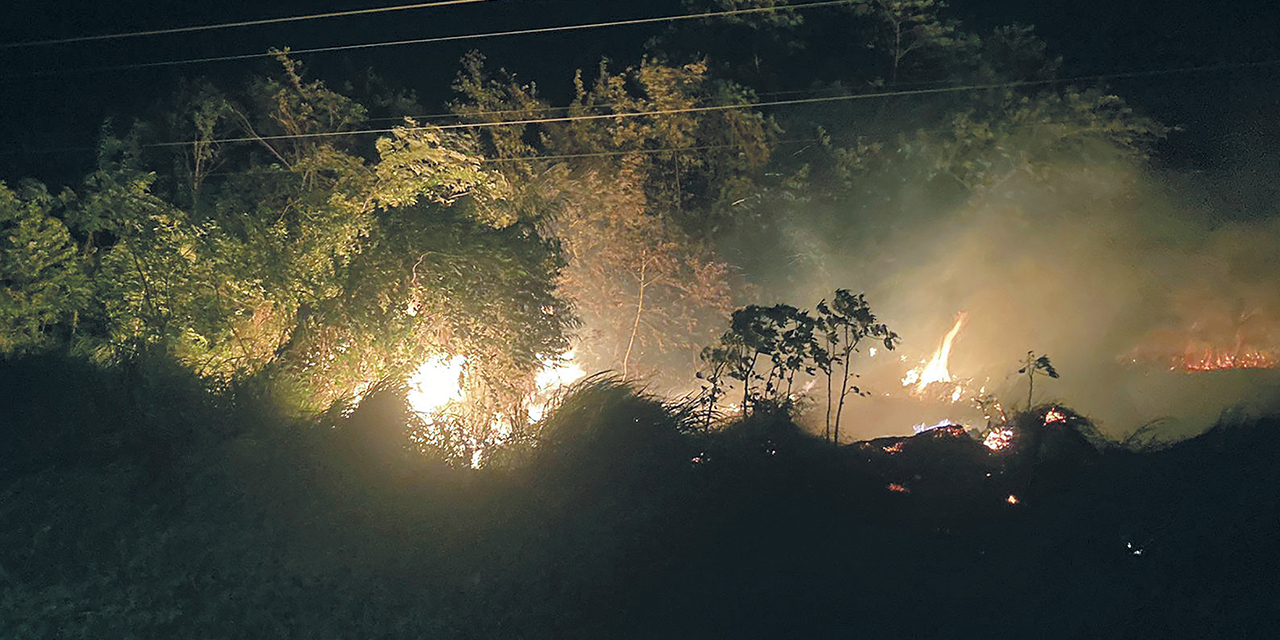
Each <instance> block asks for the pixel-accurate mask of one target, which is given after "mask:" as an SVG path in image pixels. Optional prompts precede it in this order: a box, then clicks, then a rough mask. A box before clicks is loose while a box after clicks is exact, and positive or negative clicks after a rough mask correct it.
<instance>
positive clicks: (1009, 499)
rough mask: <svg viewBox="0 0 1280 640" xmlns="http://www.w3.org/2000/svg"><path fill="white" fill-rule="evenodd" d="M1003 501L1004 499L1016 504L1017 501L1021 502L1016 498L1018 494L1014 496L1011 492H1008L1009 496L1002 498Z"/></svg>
mask: <svg viewBox="0 0 1280 640" xmlns="http://www.w3.org/2000/svg"><path fill="white" fill-rule="evenodd" d="M1004 501H1005V502H1008V503H1009V504H1018V503H1020V502H1022V501H1021V500H1019V499H1018V496H1015V495H1013V494H1012V493H1011V494H1009V497H1008V498H1005V499H1004Z"/></svg>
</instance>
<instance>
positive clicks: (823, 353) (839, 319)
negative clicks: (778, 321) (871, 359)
mask: <svg viewBox="0 0 1280 640" xmlns="http://www.w3.org/2000/svg"><path fill="white" fill-rule="evenodd" d="M817 308H818V327H819V329H820V330H821V332H822V338H823V344H822V345H821V348H819V349H814V351H813V354H814V355H813V357H814V360H815V363H816V366H817V367H818V368H819V369H821V370H822V372H823V374H825V375H826V378H827V407H826V430H825V431H824V435H825V437H827V438H829V439H830V440H832V441H833V442H840V416H841V414H842V413H843V412H844V402H845V398H846V397H848V393H849V391H853V392H854V393H855V394H859V395H861V393H862V391H861V389H859V388H858V387H856V386H855V387H850V386H849V366H850V360H851V359H852V357H853V354H854V353H855V352H856V351H858V346H859V344H860V343H861V342H862V341H863V340H865V339H868V338H870V339H872V340H877V341H879V342H881V343H882V344H883V345H884V348H885V349H888V350H890V351H892V350H893V348H894V347H895V346H896V345H897V342H898V334H896V333H894V332H892V331H890V330H889V327H887V326H886V325H884V324H882V323H880V322H879V321H878V320H877V319H876V316H875V315H874V314H872V313H871V307H870V306H868V305H867V300H866V296H865V295H864V294H861V293H860V294H857V295H853V294H852V293H850V292H849V290H848V289H837V290H836V292H835V296H834V297H833V298H832V300H831V304H830V306H828V305H827V302H826V300H823V301H821V302H819V303H818V307H817ZM835 367H840V386H839V389H838V391H839V393H838V394H837V395H836V396H835V397H836V398H838V400H837V404H836V412H835V421H834V422H833V421H832V419H831V401H832V397H833V395H832V389H831V383H832V379H833V377H834V369H835Z"/></svg>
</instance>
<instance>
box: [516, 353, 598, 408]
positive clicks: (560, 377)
mask: <svg viewBox="0 0 1280 640" xmlns="http://www.w3.org/2000/svg"><path fill="white" fill-rule="evenodd" d="M573 356H574V353H573V351H568V352H566V353H564V354H562V355H560V356H557V357H554V358H546V359H544V360H543V361H542V370H541V371H539V372H538V376H537V378H536V379H535V380H534V383H535V384H536V385H537V387H538V392H537V394H536V397H535V398H534V399H533V401H532V402H530V403H529V421H530V422H537V421H539V420H541V419H542V416H544V415H546V412H547V403H548V402H549V400H550V397H549V396H550V395H551V393H552V392H554V391H555V390H556V389H559V388H560V387H563V386H566V385H569V384H573V383H574V382H577V381H578V380H579V379H581V378H582V377H583V376H585V375H587V372H586V371H584V370H583V369H582V367H579V366H578V365H577V364H574V362H573Z"/></svg>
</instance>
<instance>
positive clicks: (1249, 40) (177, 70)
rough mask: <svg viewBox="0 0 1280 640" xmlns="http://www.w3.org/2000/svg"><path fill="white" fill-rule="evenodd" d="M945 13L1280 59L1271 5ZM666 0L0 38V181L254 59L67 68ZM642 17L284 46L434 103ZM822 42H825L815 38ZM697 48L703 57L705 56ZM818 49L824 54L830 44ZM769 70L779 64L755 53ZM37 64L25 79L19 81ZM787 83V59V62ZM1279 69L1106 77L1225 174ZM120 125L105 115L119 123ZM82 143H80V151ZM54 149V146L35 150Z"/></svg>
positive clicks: (1090, 56) (53, 21)
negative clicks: (568, 28)
mask: <svg viewBox="0 0 1280 640" xmlns="http://www.w3.org/2000/svg"><path fill="white" fill-rule="evenodd" d="M390 4H396V3H394V2H391V1H390V0H346V1H345V2H342V1H326V2H299V1H283V2H275V3H262V2H248V1H245V0H231V1H227V2H218V3H213V2H208V3H191V2H183V3H176V2H175V3H162V4H160V5H157V3H155V2H141V1H139V0H120V1H117V2H97V1H94V2H89V1H86V0H68V1H65V2H60V3H49V2H38V1H35V0H19V3H18V4H17V5H16V6H14V5H10V6H9V7H7V8H5V9H4V10H3V13H2V14H0V18H2V19H0V44H7V43H16V42H28V41H32V40H42V39H53V38H66V37H75V36H83V35H94V34H104V33H118V32H129V31H138V30H147V29H157V28H165V27H172V26H188V25H199V24H211V23H223V22H230V21H240V20H254V19H262V18H272V17H281V16H293V15H306V14H314V13H320V12H326V11H337V10H348V9H358V8H364V7H377V6H387V5H390ZM951 4H952V7H951V13H952V15H955V16H957V17H961V18H963V19H965V20H966V22H967V24H969V25H971V26H972V27H974V28H976V29H977V30H979V31H980V32H982V31H985V30H987V29H988V28H989V27H991V26H994V25H998V24H1006V23H1010V22H1021V23H1029V24H1034V25H1036V26H1037V30H1038V32H1039V33H1040V34H1041V35H1042V37H1044V38H1045V39H1046V40H1048V41H1049V42H1050V44H1051V46H1052V48H1053V50H1054V51H1055V52H1057V53H1059V54H1061V55H1063V56H1064V57H1065V58H1066V61H1067V65H1066V67H1065V69H1064V72H1065V73H1066V75H1077V74H1082V75H1083V74H1096V73H1116V72H1122V71H1133V70H1148V69H1173V68H1182V67H1189V66H1200V65H1211V64H1220V63H1239V62H1260V61H1274V60H1277V59H1280V36H1278V35H1277V30H1276V28H1275V25H1277V24H1280V8H1277V6H1276V5H1277V4H1280V3H1275V2H1270V1H1268V0H1245V1H1242V2H1231V3H1218V2H1184V3H1173V2H1158V1H1153V0H1137V1H1132V0H1131V1H1126V2H1115V1H1113V0H1107V1H1101V0H1076V1H1074V2H1062V3H1041V2H1025V1H1024V0H954V1H953V2H952V3H951ZM681 11H682V8H681V6H680V2H679V0H658V1H650V2H646V3H611V2H599V1H588V0H505V1H494V2H484V3H479V4H472V5H460V6H452V7H442V8H434V9H423V10H415V11H404V12H395V13H388V14H380V15H370V16H357V17H345V18H337V19H330V20H316V21H308V22H296V23H287V24H277V25H267V26H258V27H246V28H237V29H226V30H219V31H212V32H203V33H188V34H179V35H165V36H154V37H146V38H132V39H125V40H109V41H102V42H89V43H71V44H60V45H49V46H40V47H30V48H16V49H15V48H3V49H0V82H2V83H3V91H2V93H0V96H2V97H0V179H4V180H9V181H12V180H15V179H16V178H18V177H21V176H34V177H37V178H41V179H45V180H49V181H52V182H74V181H75V179H76V176H78V175H79V174H81V173H82V172H83V171H84V169H85V168H87V167H88V166H89V164H90V163H91V162H92V146H93V144H94V138H95V136H96V132H97V131H98V129H99V127H100V126H101V123H102V122H103V119H104V118H106V117H108V116H113V115H114V116H116V117H118V118H120V120H122V121H123V122H127V121H128V119H129V118H130V117H132V116H135V115H139V114H142V113H143V112H145V110H146V109H147V108H148V106H149V105H151V104H153V103H154V102H156V101H157V100H160V99H162V98H163V97H164V96H165V95H167V94H168V93H169V92H170V91H171V90H172V88H173V86H174V83H175V82H176V80H177V78H178V77H180V76H182V75H188V76H196V75H207V76H210V77H212V78H214V79H215V80H224V81H227V82H235V81H238V80H240V79H242V78H243V77H244V76H245V75H246V72H248V71H254V70H262V69H266V68H267V66H266V64H267V63H265V62H262V61H252V60H249V61H245V60H241V61H233V62H214V63H207V64H198V65H184V66H173V67H159V68H144V69H129V70H119V71H78V72H70V73H67V71H69V70H76V69H86V68H95V67H103V66H112V65H128V64H136V63H143V62H154V61H166V60H176V59H185V58H201V57H211V56H224V55H234V54H242V53H260V52H263V51H265V50H266V49H267V48H269V47H273V46H274V47H284V46H289V47H292V48H294V49H301V48H310V47H322V46H331V45H344V44H359V43H368V42H380V41H391V40H400V39H411V38H423V37H432V36H442V35H456V34H467V33H480V32H493V31H504V30H511V29H524V28H536V27H545V26H556V25H565V24H578V23H590V22H601V21H610V20H622V19H630V18H643V17H651V16H660V15H671V14H676V13H679V12H681ZM661 29H662V27H661V26H658V25H647V26H629V27H615V28H604V29H595V30H590V31H581V32H571V33H559V34H545V35H527V36H518V37H509V38H496V39H485V40H473V41H464V42H452V43H440V44H423V45H411V46H401V47H386V48H376V49H366V50H360V51H351V52H342V53H327V54H316V55H310V56H302V59H303V60H304V61H305V62H306V63H307V64H308V65H309V68H310V69H311V70H312V73H313V75H315V76H317V77H321V78H326V79H335V78H339V77H341V76H343V75H344V74H348V75H349V74H352V73H356V72H358V70H360V69H364V68H373V69H374V70H376V71H377V72H378V73H380V74H381V75H383V76H385V77H386V78H387V79H388V80H390V81H391V82H393V83H396V84H401V85H404V86H407V87H409V88H412V89H414V90H416V91H417V92H418V93H419V94H420V95H421V96H422V97H423V103H424V105H425V106H426V107H427V109H428V110H429V111H432V112H435V111H438V110H440V109H441V106H440V105H441V103H442V102H443V101H444V100H447V99H448V98H449V92H448V85H449V83H450V82H451V80H452V78H453V76H454V74H455V72H456V69H457V61H458V59H459V57H460V56H461V55H462V54H463V53H464V52H465V51H467V50H468V49H472V48H478V49H480V50H481V51H483V52H485V53H486V55H488V56H489V58H490V59H491V61H492V62H493V63H494V65H495V66H498V65H501V66H505V67H508V68H510V69H512V70H514V71H516V72H517V74H518V76H519V77H520V78H522V79H525V80H536V81H538V83H539V84H540V85H541V86H542V87H543V88H544V90H545V92H546V93H547V94H548V95H550V96H552V97H553V98H559V97H560V96H563V95H564V93H565V91H566V90H567V87H568V82H569V80H570V78H571V77H572V72H573V70H574V69H576V68H582V67H587V68H590V67H593V66H595V64H596V63H597V62H598V60H599V59H600V57H601V56H603V55H608V56H610V57H612V58H614V59H616V60H617V61H618V62H619V63H620V64H626V63H631V62H634V61H636V60H637V59H638V58H639V56H640V54H641V52H642V46H643V43H644V42H645V41H646V40H647V39H649V38H650V37H652V36H654V35H656V34H657V33H659V32H660V31H661ZM833 51H838V49H833ZM709 53H711V54H712V55H714V54H715V53H716V52H715V51H710V52H709ZM833 55H835V54H833ZM771 63H772V64H777V65H780V66H782V67H785V65H786V63H787V61H785V60H782V61H771ZM44 72H55V73H54V74H53V75H48V76H42V77H32V75H33V74H40V73H44ZM786 75H787V76H788V77H794V78H795V79H796V83H797V87H796V88H804V86H805V85H806V83H807V79H806V78H805V73H804V70H803V69H787V74H786ZM1277 80H1280V65H1274V64H1273V65H1269V66H1262V67H1244V68H1235V69H1230V70H1219V71H1205V72H1195V73H1171V74H1168V75H1163V76H1155V77H1145V78H1140V79H1132V80H1115V81H1113V83H1112V86H1113V87H1114V88H1115V90H1116V91H1117V92H1119V93H1120V94H1121V95H1123V96H1125V97H1127V98H1128V99H1130V101H1131V102H1133V103H1135V104H1136V105H1138V106H1139V107H1141V108H1143V109H1145V110H1147V111H1148V112H1150V113H1152V114H1154V115H1156V116H1157V117H1159V118H1161V119H1162V120H1164V121H1165V122H1167V123H1169V124H1177V125H1183V126H1185V128H1186V132H1184V133H1181V134H1178V135H1177V136H1175V139H1174V140H1173V141H1172V142H1171V143H1170V144H1169V145H1167V148H1166V149H1165V152H1164V153H1165V156H1166V160H1167V161H1168V162H1172V163H1175V164H1180V165H1181V166H1183V167H1192V168H1196V169H1210V170H1213V169H1222V168H1224V167H1229V165H1230V164H1231V162H1232V160H1231V158H1232V156H1233V154H1241V153H1246V154H1247V153H1256V152H1258V150H1257V149H1256V148H1258V147H1262V148H1268V147H1271V146H1272V145H1271V143H1277V142H1280V131H1278V130H1277V127H1278V126H1280V125H1277V124H1275V123H1276V122H1280V118H1277V117H1276V115H1277V113H1280V108H1278V107H1277V104H1278V97H1280V91H1277V89H1276V87H1280V82H1277ZM122 126H123V125H122ZM86 147H87V148H88V150H86V149H85V148H86ZM59 149H66V150H65V151H50V150H59Z"/></svg>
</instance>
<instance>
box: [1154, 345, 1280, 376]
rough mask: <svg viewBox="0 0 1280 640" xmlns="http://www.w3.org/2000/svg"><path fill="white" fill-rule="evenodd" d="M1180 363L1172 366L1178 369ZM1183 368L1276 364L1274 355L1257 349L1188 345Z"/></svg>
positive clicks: (1188, 369)
mask: <svg viewBox="0 0 1280 640" xmlns="http://www.w3.org/2000/svg"><path fill="white" fill-rule="evenodd" d="M1177 364H1178V363H1175V366H1173V367H1171V368H1173V369H1177V368H1178V366H1177ZM1180 364H1181V365H1182V368H1183V369H1186V370H1187V371H1220V370H1222V369H1271V368H1273V367H1275V366H1276V361H1275V359H1274V358H1273V357H1271V356H1268V355H1267V354H1265V353H1262V352H1260V351H1257V350H1255V349H1252V348H1249V347H1243V346H1237V348H1235V349H1233V350H1230V351H1228V350H1225V349H1214V348H1213V347H1203V348H1199V349H1197V348H1195V347H1192V346H1188V347H1187V349H1186V350H1185V351H1184V352H1183V355H1182V359H1181V363H1180Z"/></svg>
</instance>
